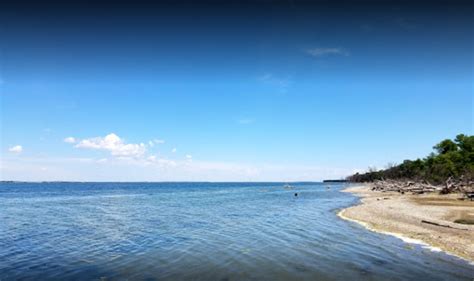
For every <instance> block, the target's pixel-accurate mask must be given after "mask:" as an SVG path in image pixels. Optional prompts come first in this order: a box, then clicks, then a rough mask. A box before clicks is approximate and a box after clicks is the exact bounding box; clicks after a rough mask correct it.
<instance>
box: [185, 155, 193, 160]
mask: <svg viewBox="0 0 474 281" xmlns="http://www.w3.org/2000/svg"><path fill="white" fill-rule="evenodd" d="M186 161H188V162H191V161H193V156H192V155H189V154H187V155H186Z"/></svg>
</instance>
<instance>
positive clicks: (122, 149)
mask: <svg viewBox="0 0 474 281" xmlns="http://www.w3.org/2000/svg"><path fill="white" fill-rule="evenodd" d="M76 147H77V148H85V149H96V150H106V151H109V152H110V153H111V154H112V155H113V156H118V157H140V156H142V155H143V154H145V152H146V147H145V144H143V143H140V144H134V143H128V144H127V143H125V142H124V140H123V139H121V138H120V137H119V136H117V135H116V134H114V133H111V134H108V135H107V136H105V137H96V138H90V139H84V140H81V141H80V142H79V143H78V144H77V145H76Z"/></svg>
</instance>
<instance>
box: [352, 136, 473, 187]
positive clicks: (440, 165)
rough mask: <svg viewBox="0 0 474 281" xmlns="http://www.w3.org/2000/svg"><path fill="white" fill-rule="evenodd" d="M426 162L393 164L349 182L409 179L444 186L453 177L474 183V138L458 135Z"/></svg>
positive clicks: (415, 161)
mask: <svg viewBox="0 0 474 281" xmlns="http://www.w3.org/2000/svg"><path fill="white" fill-rule="evenodd" d="M433 149H434V150H435V151H436V152H434V153H431V154H430V155H428V156H427V157H426V158H424V159H416V160H414V161H412V160H405V161H403V163H401V164H400V165H394V164H389V165H388V166H387V168H386V169H385V170H380V171H377V170H374V169H373V168H371V169H370V170H369V171H368V172H367V173H363V174H359V173H357V174H354V175H352V176H349V177H348V178H347V179H348V180H349V181H353V182H371V181H374V180H383V179H395V180H396V179H400V180H402V179H405V180H415V181H427V182H429V183H432V184H441V183H443V182H445V181H446V180H447V179H448V178H449V177H452V178H454V179H459V178H461V177H462V178H464V179H465V180H472V179H474V136H467V135H464V134H460V135H457V136H456V138H455V139H454V140H450V139H445V140H443V141H441V142H440V143H438V144H436V145H435V146H434V147H433Z"/></svg>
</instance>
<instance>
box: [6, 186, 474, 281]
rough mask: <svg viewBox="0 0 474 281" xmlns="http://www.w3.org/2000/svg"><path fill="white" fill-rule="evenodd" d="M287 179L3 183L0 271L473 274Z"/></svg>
mask: <svg viewBox="0 0 474 281" xmlns="http://www.w3.org/2000/svg"><path fill="white" fill-rule="evenodd" d="M293 185H294V187H295V188H294V189H293V190H287V189H284V188H283V184H282V183H261V184H260V183H259V184H256V183H1V185H0V280H2V281H5V280H100V279H102V280H104V279H106V280H472V279H473V277H474V266H472V265H470V264H468V263H466V262H464V261H462V260H460V259H457V258H455V257H452V256H449V255H446V254H444V253H436V252H431V251H429V250H427V249H424V248H421V247H419V246H412V245H408V244H406V243H404V242H403V241H401V240H399V239H397V238H394V237H391V236H387V235H383V234H378V233H373V232H370V231H367V230H366V229H364V228H363V227H361V226H359V225H357V224H355V223H352V222H347V221H344V220H341V219H339V218H338V217H337V216H336V213H337V210H339V209H341V208H343V207H346V206H349V205H351V204H355V203H357V201H358V199H357V198H355V197H354V196H352V195H350V194H346V193H341V192H340V189H342V188H343V184H331V185H330V186H331V188H330V189H327V186H328V184H320V183H299V184H298V183H295V184H293ZM295 192H298V194H299V196H298V197H295V196H294V193H295Z"/></svg>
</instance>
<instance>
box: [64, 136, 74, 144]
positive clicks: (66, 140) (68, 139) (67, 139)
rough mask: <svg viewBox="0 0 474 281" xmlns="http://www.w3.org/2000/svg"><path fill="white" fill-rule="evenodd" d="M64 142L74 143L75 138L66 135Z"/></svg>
mask: <svg viewBox="0 0 474 281" xmlns="http://www.w3.org/2000/svg"><path fill="white" fill-rule="evenodd" d="M64 142H67V143H76V139H75V138H73V137H67V138H65V139H64Z"/></svg>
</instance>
